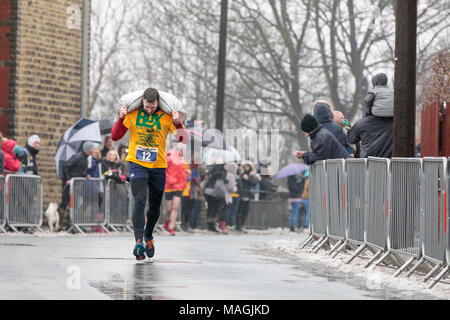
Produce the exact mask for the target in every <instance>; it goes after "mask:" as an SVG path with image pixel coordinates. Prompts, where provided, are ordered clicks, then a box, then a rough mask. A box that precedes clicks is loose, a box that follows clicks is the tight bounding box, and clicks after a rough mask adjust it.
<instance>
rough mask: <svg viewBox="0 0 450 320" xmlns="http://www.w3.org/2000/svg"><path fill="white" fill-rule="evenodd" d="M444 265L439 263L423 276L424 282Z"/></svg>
mask: <svg viewBox="0 0 450 320" xmlns="http://www.w3.org/2000/svg"><path fill="white" fill-rule="evenodd" d="M441 267H442V264H440V263H438V264H437V265H436V266H435V267H434V268H433V269H432V270H431V271H430V272H428V274H427V275H426V276H425V277H424V278H423V280H422V282H427V280H428V279H430V278H431V277H432V276H433V274H434V273H435V272H436V271H438V270H439V269H440V268H441Z"/></svg>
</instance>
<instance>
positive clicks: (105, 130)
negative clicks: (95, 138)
mask: <svg viewBox="0 0 450 320" xmlns="http://www.w3.org/2000/svg"><path fill="white" fill-rule="evenodd" d="M97 122H98V123H99V126H100V134H102V135H103V134H111V129H112V128H113V127H114V122H113V120H112V119H101V120H98V121H97Z"/></svg>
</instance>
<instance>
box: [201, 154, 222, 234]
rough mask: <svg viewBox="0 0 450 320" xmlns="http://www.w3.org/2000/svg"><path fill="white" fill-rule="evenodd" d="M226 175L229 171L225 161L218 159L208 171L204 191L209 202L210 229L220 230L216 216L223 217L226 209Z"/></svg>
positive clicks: (208, 223)
mask: <svg viewBox="0 0 450 320" xmlns="http://www.w3.org/2000/svg"><path fill="white" fill-rule="evenodd" d="M221 162H222V163H221ZM226 177H227V171H226V170H225V167H224V164H223V161H221V159H217V160H216V164H214V165H212V167H211V169H210V170H209V172H208V178H207V180H206V184H205V189H204V192H203V193H204V195H205V198H206V202H207V203H208V211H207V213H206V224H207V227H208V231H212V232H220V230H218V229H217V227H216V217H217V216H219V217H221V216H222V212H223V210H225V194H226V193H227V190H226V183H227V180H226Z"/></svg>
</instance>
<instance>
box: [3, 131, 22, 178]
mask: <svg viewBox="0 0 450 320" xmlns="http://www.w3.org/2000/svg"><path fill="white" fill-rule="evenodd" d="M16 145H17V142H16V141H14V140H11V139H3V142H2V150H3V157H4V169H3V170H4V171H3V175H4V176H6V174H7V171H10V172H13V173H15V172H18V171H19V170H20V169H21V166H22V163H21V161H20V159H19V158H18V156H17V155H16V154H15V153H14V148H15V147H16Z"/></svg>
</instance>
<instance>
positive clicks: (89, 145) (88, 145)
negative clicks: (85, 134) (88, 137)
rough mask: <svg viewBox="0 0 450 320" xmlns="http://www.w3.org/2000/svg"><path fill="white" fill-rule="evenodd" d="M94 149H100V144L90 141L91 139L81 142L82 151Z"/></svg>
mask: <svg viewBox="0 0 450 320" xmlns="http://www.w3.org/2000/svg"><path fill="white" fill-rule="evenodd" d="M94 149H99V150H100V145H99V144H98V143H95V142H91V141H86V142H85V143H83V151H84V152H91V151H93V150H94Z"/></svg>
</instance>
